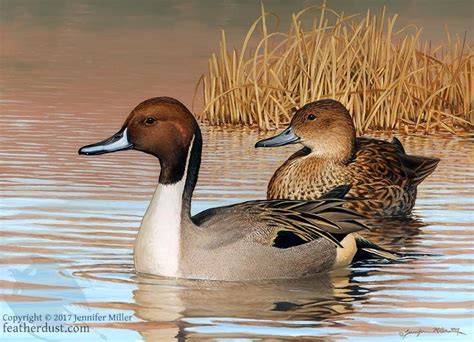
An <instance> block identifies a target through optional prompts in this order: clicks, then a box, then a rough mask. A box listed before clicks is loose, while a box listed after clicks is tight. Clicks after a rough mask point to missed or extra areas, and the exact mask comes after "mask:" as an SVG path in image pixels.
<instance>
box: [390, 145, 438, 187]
mask: <svg viewBox="0 0 474 342" xmlns="http://www.w3.org/2000/svg"><path fill="white" fill-rule="evenodd" d="M391 143H392V145H394V146H395V147H396V148H397V150H398V152H399V156H400V158H401V161H402V163H403V166H404V167H405V168H406V169H408V170H409V171H411V173H412V174H413V178H412V183H413V184H414V185H418V184H420V183H421V182H423V180H424V179H425V178H426V177H428V176H429V175H430V174H432V173H433V171H434V170H435V169H436V166H437V165H438V163H439V161H440V159H438V158H430V157H421V156H410V155H408V154H406V152H405V149H404V148H403V145H402V143H401V142H400V140H398V139H397V138H393V139H392V141H391Z"/></svg>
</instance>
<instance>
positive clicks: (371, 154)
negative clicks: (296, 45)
mask: <svg viewBox="0 0 474 342" xmlns="http://www.w3.org/2000/svg"><path fill="white" fill-rule="evenodd" d="M294 143H301V144H302V145H303V146H304V148H303V149H301V150H299V151H297V152H296V153H294V154H293V155H292V156H291V157H290V158H288V160H287V161H286V162H285V163H284V164H283V165H282V166H280V167H279V168H278V169H277V170H276V172H275V174H274V175H273V177H272V178H271V180H270V182H269V184H268V190H267V198H268V199H280V198H286V199H294V200H296V199H297V200H313V199H317V198H319V197H320V196H321V195H323V194H324V193H326V192H327V191H328V190H330V189H332V188H334V187H335V186H338V185H342V184H350V185H351V189H350V191H349V193H348V195H349V196H352V197H355V198H360V199H359V200H355V201H349V202H347V203H346V204H344V206H345V207H347V208H350V209H353V210H355V211H357V212H359V213H361V214H363V215H365V216H368V217H387V216H404V215H408V214H410V213H411V210H412V209H413V206H414V204H415V199H416V190H417V186H418V184H420V183H421V182H422V181H423V180H424V179H425V178H426V177H427V176H429V175H430V174H431V173H432V172H433V171H434V169H435V168H436V165H437V164H438V162H439V159H438V158H428V157H421V156H411V155H408V154H406V153H405V150H404V148H403V146H402V144H401V143H400V141H399V140H398V139H396V138H394V139H393V140H392V142H387V141H382V140H377V139H370V138H363V137H361V138H356V133H355V128H354V124H353V122H352V119H351V116H350V115H349V111H348V110H347V109H346V108H345V107H344V106H343V105H342V104H341V103H340V102H338V101H335V100H319V101H316V102H312V103H309V104H307V105H305V106H303V107H302V108H301V109H299V110H298V111H297V112H296V113H295V115H294V117H293V118H292V120H291V123H290V125H289V127H288V128H287V129H285V130H284V131H283V132H282V133H281V134H279V135H277V136H274V137H272V138H268V139H264V140H261V141H259V142H257V144H256V145H255V146H256V147H273V146H283V145H287V144H294Z"/></svg>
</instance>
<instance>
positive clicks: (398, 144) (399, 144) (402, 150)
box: [391, 137, 406, 154]
mask: <svg viewBox="0 0 474 342" xmlns="http://www.w3.org/2000/svg"><path fill="white" fill-rule="evenodd" d="M391 144H392V145H395V147H396V148H397V149H398V151H399V152H400V153H403V154H405V153H406V152H405V148H404V147H403V145H402V142H401V141H400V140H398V138H395V137H394V138H393V139H392V141H391Z"/></svg>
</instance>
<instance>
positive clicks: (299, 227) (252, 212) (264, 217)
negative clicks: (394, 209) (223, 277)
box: [193, 199, 367, 248]
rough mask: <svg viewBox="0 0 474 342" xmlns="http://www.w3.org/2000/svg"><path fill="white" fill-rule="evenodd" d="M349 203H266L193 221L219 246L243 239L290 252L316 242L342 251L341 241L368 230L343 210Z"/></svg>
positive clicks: (203, 215)
mask: <svg viewBox="0 0 474 342" xmlns="http://www.w3.org/2000/svg"><path fill="white" fill-rule="evenodd" d="M346 202H347V201H344V200H341V199H324V200H314V201H296V200H262V201H250V202H244V203H239V204H235V205H231V206H226V207H218V208H212V209H209V210H206V211H204V212H202V213H199V214H198V215H196V216H194V217H193V221H194V223H195V224H196V225H198V226H199V227H201V228H203V229H206V230H208V233H209V235H212V236H216V237H217V239H216V240H219V241H220V242H219V244H220V245H222V244H227V243H232V242H235V241H237V240H239V239H247V240H253V241H256V242H258V243H261V244H263V245H267V246H273V247H276V248H288V247H293V246H296V245H300V244H303V243H307V242H310V241H313V240H316V239H326V240H328V241H330V242H331V243H333V244H334V245H335V246H338V247H342V245H341V243H340V241H341V240H342V239H343V238H344V237H345V236H346V235H347V234H350V233H353V232H356V231H360V230H363V229H367V226H365V225H364V224H363V223H362V222H361V219H363V218H364V217H363V216H362V215H360V214H358V213H356V212H355V211H352V210H350V209H346V208H343V207H342V204H344V203H346Z"/></svg>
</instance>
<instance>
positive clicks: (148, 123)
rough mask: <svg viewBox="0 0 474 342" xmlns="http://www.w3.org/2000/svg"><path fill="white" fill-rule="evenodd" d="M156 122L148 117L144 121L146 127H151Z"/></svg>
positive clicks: (151, 117)
mask: <svg viewBox="0 0 474 342" xmlns="http://www.w3.org/2000/svg"><path fill="white" fill-rule="evenodd" d="M155 122H156V119H155V118H154V117H153V116H149V117H147V118H146V120H145V124H146V125H153V124H154V123H155Z"/></svg>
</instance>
